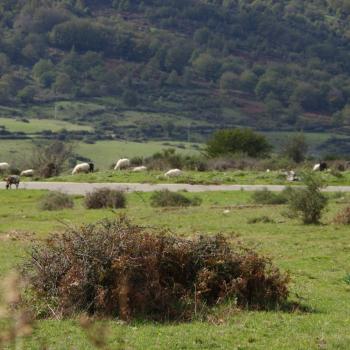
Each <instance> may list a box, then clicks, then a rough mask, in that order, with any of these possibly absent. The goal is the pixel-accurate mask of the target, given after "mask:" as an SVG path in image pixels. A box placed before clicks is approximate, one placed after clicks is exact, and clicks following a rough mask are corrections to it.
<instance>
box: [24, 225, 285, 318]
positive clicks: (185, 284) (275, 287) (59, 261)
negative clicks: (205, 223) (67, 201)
mask: <svg viewBox="0 0 350 350" xmlns="http://www.w3.org/2000/svg"><path fill="white" fill-rule="evenodd" d="M24 274H25V276H27V277H29V280H30V282H31V292H32V293H34V294H35V295H36V298H34V299H33V300H35V299H37V300H41V303H42V304H45V305H51V309H53V310H55V315H58V314H60V315H63V316H71V315H73V314H75V313H76V312H87V313H88V314H90V315H102V316H114V317H115V316H117V317H119V318H121V319H123V320H130V319H131V318H135V317H141V318H146V319H156V320H188V319H191V318H192V317H193V315H194V314H195V313H196V312H199V310H204V309H205V308H206V307H208V306H212V305H216V304H219V303H222V302H224V301H225V300H228V299H231V300H232V299H234V300H236V304H237V306H238V307H250V308H254V309H266V308H270V307H276V306H277V305H279V304H283V303H284V302H285V301H286V299H287V296H288V289H287V283H288V281H289V278H288V276H287V275H286V274H282V273H281V272H279V270H278V269H277V268H275V267H274V266H273V265H272V263H271V261H270V260H269V259H267V258H265V257H262V256H259V255H258V254H257V253H255V252H254V251H250V250H245V249H242V248H240V247H239V246H233V247H232V246H231V245H230V244H229V243H228V242H227V240H226V239H225V238H224V237H223V236H219V235H218V236H215V237H204V236H203V237H202V236H201V237H197V238H195V239H184V238H177V237H174V236H171V235H168V234H165V233H160V232H152V231H150V230H149V229H144V228H141V227H138V226H133V225H131V224H130V223H129V222H128V221H127V220H126V219H123V218H122V219H119V220H117V221H103V222H100V223H98V224H95V225H87V226H83V227H79V228H67V230H66V232H65V233H64V234H53V235H52V236H51V237H50V238H49V240H48V241H46V242H45V243H41V244H39V245H37V246H35V247H33V249H32V251H31V258H30V260H29V263H27V264H26V265H25V267H24Z"/></svg>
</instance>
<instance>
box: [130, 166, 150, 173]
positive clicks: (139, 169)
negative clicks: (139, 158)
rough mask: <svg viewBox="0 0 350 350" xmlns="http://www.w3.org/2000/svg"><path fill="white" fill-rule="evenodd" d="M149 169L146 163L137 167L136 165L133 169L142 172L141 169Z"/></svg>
mask: <svg viewBox="0 0 350 350" xmlns="http://www.w3.org/2000/svg"><path fill="white" fill-rule="evenodd" d="M146 170H147V167H145V166H144V165H142V166H137V167H135V168H133V169H132V171H134V172H136V173H137V172H141V171H146Z"/></svg>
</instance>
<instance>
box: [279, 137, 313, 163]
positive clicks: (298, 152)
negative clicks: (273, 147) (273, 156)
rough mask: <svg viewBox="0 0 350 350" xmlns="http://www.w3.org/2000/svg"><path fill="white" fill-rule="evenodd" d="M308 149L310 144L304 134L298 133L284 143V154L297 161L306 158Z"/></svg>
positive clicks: (299, 161)
mask: <svg viewBox="0 0 350 350" xmlns="http://www.w3.org/2000/svg"><path fill="white" fill-rule="evenodd" d="M307 151H308V144H307V142H306V139H305V136H304V135H303V134H298V135H295V136H292V137H291V138H289V139H288V140H287V141H286V143H285V145H284V151H283V153H284V155H286V156H287V157H288V158H289V159H291V160H293V161H294V162H296V163H301V162H303V161H304V160H305V157H306V155H307Z"/></svg>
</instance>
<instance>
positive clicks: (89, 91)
mask: <svg viewBox="0 0 350 350" xmlns="http://www.w3.org/2000/svg"><path fill="white" fill-rule="evenodd" d="M349 16H350V1H349V0H313V1H312V0H309V1H304V0H278V1H275V0H260V1H259V0H256V1H249V0H248V1H247V0H244V1H243V0H143V1H141V0H62V1H60V0H57V1H54V0H52V1H50V0H2V1H1V3H0V27H1V31H0V76H1V78H0V105H1V106H2V107H1V108H0V114H1V116H16V117H18V118H28V117H29V118H30V117H40V118H50V117H53V112H52V110H53V106H55V105H56V107H55V112H54V116H55V117H56V118H59V119H65V120H69V121H71V122H79V123H86V124H92V125H94V126H95V129H96V135H98V138H115V137H117V138H118V137H125V136H128V137H132V138H135V139H137V138H144V137H146V138H147V137H148V138H160V137H164V135H166V136H167V137H169V138H184V137H185V136H184V135H185V133H184V131H185V130H187V129H188V128H191V130H193V133H194V134H198V135H205V134H207V133H209V132H210V131H211V130H212V129H213V128H217V127H222V126H234V125H241V126H253V127H255V128H258V129H262V130H300V129H303V130H312V131H325V130H330V129H333V131H334V130H337V131H346V130H347V128H348V127H350V77H349V73H350V20H349V19H350V18H349ZM0 131H1V130H0ZM3 131H4V130H3ZM96 135H95V136H94V137H97V136H96Z"/></svg>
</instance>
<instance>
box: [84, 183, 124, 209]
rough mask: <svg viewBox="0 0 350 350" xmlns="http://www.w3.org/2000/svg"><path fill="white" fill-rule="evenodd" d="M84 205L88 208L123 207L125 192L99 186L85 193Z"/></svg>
mask: <svg viewBox="0 0 350 350" xmlns="http://www.w3.org/2000/svg"><path fill="white" fill-rule="evenodd" d="M85 206H86V208H88V209H102V208H114V209H120V208H125V207H126V197H125V193H124V192H122V191H117V190H111V189H109V188H100V189H97V190H95V191H93V192H90V193H87V195H86V197H85Z"/></svg>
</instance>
